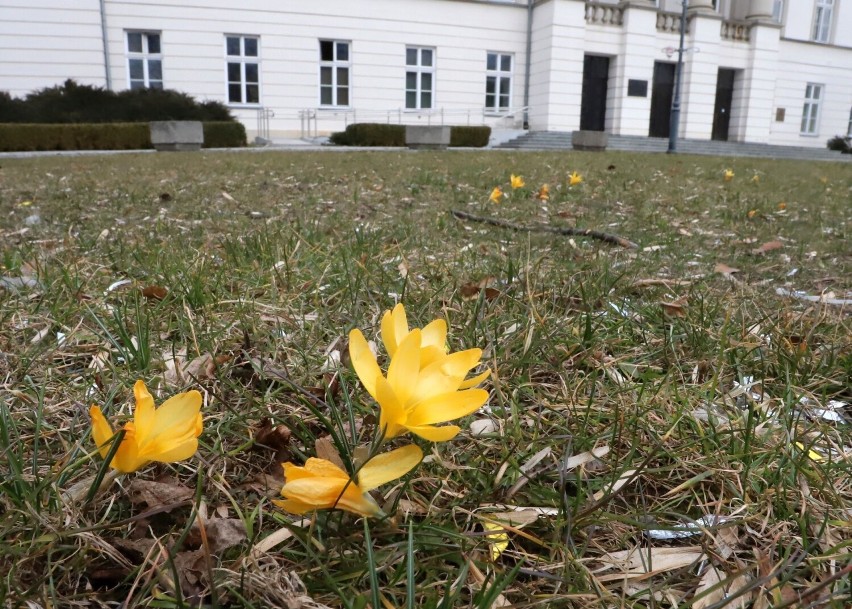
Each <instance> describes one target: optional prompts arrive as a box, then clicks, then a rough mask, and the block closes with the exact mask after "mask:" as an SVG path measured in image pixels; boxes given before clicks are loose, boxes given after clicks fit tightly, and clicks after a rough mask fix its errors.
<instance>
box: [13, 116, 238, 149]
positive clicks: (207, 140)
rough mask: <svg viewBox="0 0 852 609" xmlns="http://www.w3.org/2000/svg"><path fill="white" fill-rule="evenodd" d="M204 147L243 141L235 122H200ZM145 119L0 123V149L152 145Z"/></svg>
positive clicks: (130, 147) (121, 147)
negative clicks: (42, 123) (93, 121)
mask: <svg viewBox="0 0 852 609" xmlns="http://www.w3.org/2000/svg"><path fill="white" fill-rule="evenodd" d="M203 128H204V147H205V148H231V147H237V146H245V145H246V130H245V127H243V125H242V123H238V122H222V121H218V122H207V123H203ZM152 147H153V146H152V145H151V130H150V128H149V126H148V123H94V124H59V125H39V124H26V123H7V124H0V151H2V152H11V151H16V152H17V151H31V150H143V149H146V148H152Z"/></svg>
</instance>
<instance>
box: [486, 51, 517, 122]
mask: <svg viewBox="0 0 852 609" xmlns="http://www.w3.org/2000/svg"><path fill="white" fill-rule="evenodd" d="M511 99H512V56H511V55H509V54H506V53H488V56H487V59H486V64H485V109H486V110H492V111H495V112H496V111H498V110H508V109H509V106H510V102H511Z"/></svg>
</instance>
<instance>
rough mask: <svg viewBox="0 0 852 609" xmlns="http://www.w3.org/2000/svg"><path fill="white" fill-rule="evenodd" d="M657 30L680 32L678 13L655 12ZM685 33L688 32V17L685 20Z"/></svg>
mask: <svg viewBox="0 0 852 609" xmlns="http://www.w3.org/2000/svg"><path fill="white" fill-rule="evenodd" d="M657 31H658V32H670V33H672V34H678V33H680V13H663V12H662V11H661V12H659V13H657ZM686 33H687V34H688V33H689V19H687V20H686Z"/></svg>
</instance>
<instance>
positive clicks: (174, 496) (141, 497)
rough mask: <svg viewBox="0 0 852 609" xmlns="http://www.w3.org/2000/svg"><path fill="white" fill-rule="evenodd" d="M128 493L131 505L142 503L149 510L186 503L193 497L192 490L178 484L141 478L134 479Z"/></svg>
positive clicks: (193, 492)
mask: <svg viewBox="0 0 852 609" xmlns="http://www.w3.org/2000/svg"><path fill="white" fill-rule="evenodd" d="M128 492H129V493H130V501H131V502H132V503H134V504H139V503H144V504H145V505H147V506H148V507H149V508H155V507H162V506H167V505H171V504H173V503H180V502H181V501H188V500H190V499H192V497H193V495H195V491H194V490H192V489H191V488H188V487H186V486H184V485H182V484H180V483H179V482H155V481H154V480H144V479H142V478H134V479H133V481H132V482H131V483H130V486H129V488H128Z"/></svg>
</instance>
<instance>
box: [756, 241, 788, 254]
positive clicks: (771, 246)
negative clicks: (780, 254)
mask: <svg viewBox="0 0 852 609" xmlns="http://www.w3.org/2000/svg"><path fill="white" fill-rule="evenodd" d="M782 247H784V244H783V243H781V242H780V241H767V242H766V243H764V244H763V245H761V246H760V247H758V248H755V249H753V250H751V253H752V254H765V253H766V252H771V251H772V250H777V249H781V248H782Z"/></svg>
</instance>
